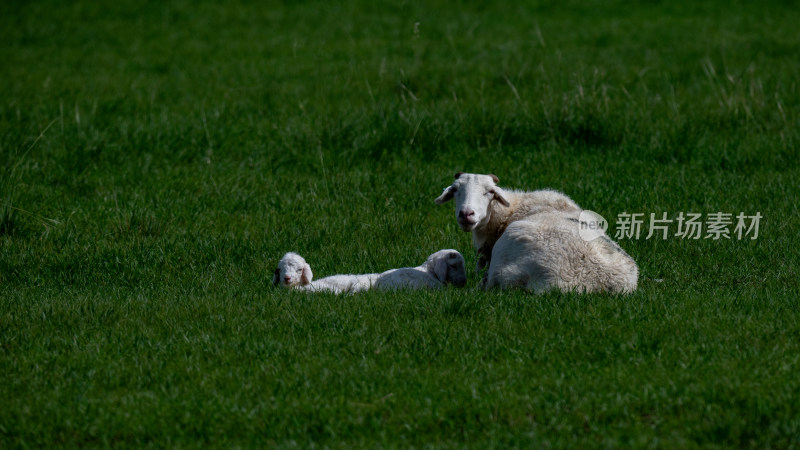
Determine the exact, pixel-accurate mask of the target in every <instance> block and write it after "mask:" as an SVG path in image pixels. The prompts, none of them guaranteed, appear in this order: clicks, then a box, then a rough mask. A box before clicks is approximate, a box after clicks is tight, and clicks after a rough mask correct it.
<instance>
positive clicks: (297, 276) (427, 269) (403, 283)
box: [273, 250, 467, 294]
mask: <svg viewBox="0 0 800 450" xmlns="http://www.w3.org/2000/svg"><path fill="white" fill-rule="evenodd" d="M304 273H307V274H308V276H303V274H304ZM466 282H467V274H466V270H465V265H464V257H463V256H462V255H461V253H459V252H457V251H456V250H440V251H438V252H436V253H434V254H432V255H431V256H429V257H428V259H427V260H426V261H425V262H424V263H423V264H422V265H420V266H418V267H404V268H401V269H391V270H387V271H386V272H383V273H368V274H359V275H332V276H329V277H325V278H320V279H318V280H312V277H311V267H310V266H309V265H308V264H307V263H306V262H305V259H303V257H301V256H300V255H298V254H296V253H292V252H289V253H286V254H285V255H284V256H283V258H281V260H280V262H279V263H278V268H277V269H275V275H274V277H273V284H275V285H278V284H280V285H281V286H284V287H288V288H294V289H298V290H303V291H310V292H332V293H334V294H341V293H355V292H361V291H365V290H368V289H372V288H375V289H382V290H389V289H403V288H407V289H424V288H432V289H435V288H440V287H442V286H444V285H445V284H453V285H455V286H459V287H460V286H463V285H464V284H466Z"/></svg>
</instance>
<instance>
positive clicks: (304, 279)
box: [300, 264, 314, 286]
mask: <svg viewBox="0 0 800 450" xmlns="http://www.w3.org/2000/svg"><path fill="white" fill-rule="evenodd" d="M312 279H314V274H313V273H311V266H309V265H308V264H305V265H304V266H303V274H302V275H301V276H300V285H301V286H305V285H307V284H310V283H311V280H312Z"/></svg>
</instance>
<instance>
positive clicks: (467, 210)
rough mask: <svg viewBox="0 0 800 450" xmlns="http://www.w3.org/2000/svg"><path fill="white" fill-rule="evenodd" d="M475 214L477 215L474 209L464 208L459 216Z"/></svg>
mask: <svg viewBox="0 0 800 450" xmlns="http://www.w3.org/2000/svg"><path fill="white" fill-rule="evenodd" d="M474 215H475V211H473V210H471V209H462V210H461V211H459V212H458V217H464V218H466V217H470V216H474Z"/></svg>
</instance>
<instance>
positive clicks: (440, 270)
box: [433, 258, 449, 284]
mask: <svg viewBox="0 0 800 450" xmlns="http://www.w3.org/2000/svg"><path fill="white" fill-rule="evenodd" d="M448 269H449V267H448V265H447V260H446V259H445V258H438V259H436V260H434V261H433V275H434V276H435V277H436V279H437V280H439V281H441V282H442V284H444V283H445V282H447V270H448Z"/></svg>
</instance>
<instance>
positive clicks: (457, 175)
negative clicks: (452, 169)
mask: <svg viewBox="0 0 800 450" xmlns="http://www.w3.org/2000/svg"><path fill="white" fill-rule="evenodd" d="M461 175H464V172H456V176H455V177H454V178H455V179H456V180H457V179H458V177H460V176H461Z"/></svg>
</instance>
